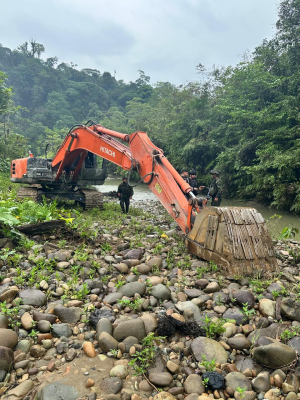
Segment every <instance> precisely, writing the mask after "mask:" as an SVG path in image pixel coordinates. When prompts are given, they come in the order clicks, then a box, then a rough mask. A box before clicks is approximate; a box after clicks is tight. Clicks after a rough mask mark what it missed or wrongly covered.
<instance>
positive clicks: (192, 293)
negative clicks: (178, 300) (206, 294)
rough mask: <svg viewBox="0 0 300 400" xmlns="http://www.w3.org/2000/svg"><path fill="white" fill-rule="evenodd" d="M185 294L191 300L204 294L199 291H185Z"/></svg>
mask: <svg viewBox="0 0 300 400" xmlns="http://www.w3.org/2000/svg"><path fill="white" fill-rule="evenodd" d="M184 293H185V294H186V295H187V296H188V297H189V298H190V299H194V298H196V297H199V296H201V295H202V294H203V292H202V291H201V290H199V289H185V290H184Z"/></svg>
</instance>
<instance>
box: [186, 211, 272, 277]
mask: <svg viewBox="0 0 300 400" xmlns="http://www.w3.org/2000/svg"><path fill="white" fill-rule="evenodd" d="M186 241H187V247H188V250H189V252H190V253H192V254H195V255H197V256H198V257H201V258H203V259H204V260H207V261H213V262H215V263H216V264H217V265H218V266H220V267H222V268H223V269H224V271H225V273H226V275H229V276H249V275H250V276H262V275H263V276H271V275H272V274H273V273H274V272H277V270H278V264H277V260H276V257H275V251H274V247H273V244H272V239H271V237H270V234H269V232H268V229H267V227H266V224H265V221H264V219H263V217H262V215H261V214H260V213H259V212H258V211H257V210H255V209H254V208H247V207H208V208H205V209H204V210H202V211H201V212H200V213H199V214H198V215H197V217H196V219H195V223H194V226H193V228H192V230H191V231H190V232H189V233H188V235H187V238H186Z"/></svg>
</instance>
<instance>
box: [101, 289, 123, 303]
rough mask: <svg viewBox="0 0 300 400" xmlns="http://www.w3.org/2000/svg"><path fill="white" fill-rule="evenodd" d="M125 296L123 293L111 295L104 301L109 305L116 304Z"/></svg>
mask: <svg viewBox="0 0 300 400" xmlns="http://www.w3.org/2000/svg"><path fill="white" fill-rule="evenodd" d="M122 297H123V294H122V293H121V292H115V293H110V294H108V295H107V296H105V297H104V299H103V301H104V302H106V303H108V304H115V303H116V301H117V300H119V299H121V298H122Z"/></svg>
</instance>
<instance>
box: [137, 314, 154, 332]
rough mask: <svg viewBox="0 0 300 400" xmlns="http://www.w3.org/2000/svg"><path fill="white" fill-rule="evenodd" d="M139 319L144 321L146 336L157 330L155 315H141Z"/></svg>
mask: <svg viewBox="0 0 300 400" xmlns="http://www.w3.org/2000/svg"><path fill="white" fill-rule="evenodd" d="M141 319H142V320H143V321H144V324H145V329H146V334H147V335H148V333H150V332H154V331H155V329H156V328H157V318H156V316H155V314H149V313H144V314H142V315H141Z"/></svg>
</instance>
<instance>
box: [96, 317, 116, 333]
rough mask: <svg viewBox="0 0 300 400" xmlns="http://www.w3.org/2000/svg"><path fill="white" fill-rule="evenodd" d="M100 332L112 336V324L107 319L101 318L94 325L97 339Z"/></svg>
mask: <svg viewBox="0 0 300 400" xmlns="http://www.w3.org/2000/svg"><path fill="white" fill-rule="evenodd" d="M102 332H106V333H109V334H110V335H112V323H111V321H110V320H109V319H108V318H101V319H100V320H99V321H98V322H97V325H96V336H97V338H98V337H99V335H100V334H101V333H102Z"/></svg>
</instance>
